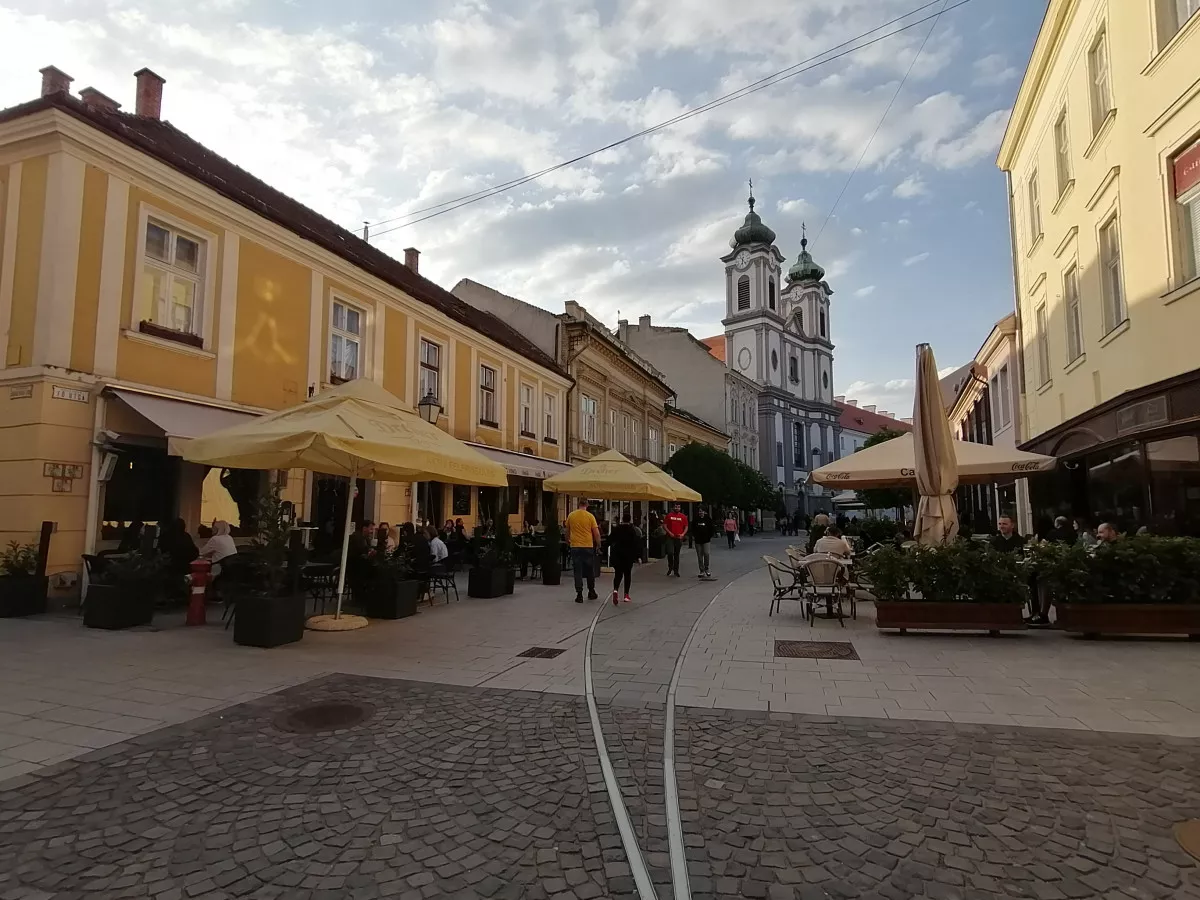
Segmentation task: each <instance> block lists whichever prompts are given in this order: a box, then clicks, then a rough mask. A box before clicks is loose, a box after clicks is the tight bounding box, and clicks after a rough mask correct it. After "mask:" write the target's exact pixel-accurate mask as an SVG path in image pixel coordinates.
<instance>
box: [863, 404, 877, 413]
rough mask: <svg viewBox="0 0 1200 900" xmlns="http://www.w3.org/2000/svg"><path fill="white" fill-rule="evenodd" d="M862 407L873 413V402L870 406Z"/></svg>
mask: <svg viewBox="0 0 1200 900" xmlns="http://www.w3.org/2000/svg"><path fill="white" fill-rule="evenodd" d="M863 409H865V410H866V411H867V412H869V413H873V412H875V404H874V403H872V404H871V405H870V406H864V407H863Z"/></svg>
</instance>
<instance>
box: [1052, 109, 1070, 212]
mask: <svg viewBox="0 0 1200 900" xmlns="http://www.w3.org/2000/svg"><path fill="white" fill-rule="evenodd" d="M1054 171H1055V174H1056V175H1057V177H1058V195H1059V196H1060V197H1061V196H1062V195H1063V192H1064V191H1066V189H1067V186H1068V185H1069V184H1070V183H1071V120H1070V118H1069V117H1068V116H1067V108H1066V107H1065V106H1064V107H1063V108H1062V110H1061V111H1060V112H1059V114H1058V118H1057V119H1055V120H1054Z"/></svg>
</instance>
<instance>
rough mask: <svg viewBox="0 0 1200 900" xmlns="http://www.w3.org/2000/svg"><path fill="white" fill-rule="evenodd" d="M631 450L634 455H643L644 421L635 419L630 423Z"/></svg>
mask: <svg viewBox="0 0 1200 900" xmlns="http://www.w3.org/2000/svg"><path fill="white" fill-rule="evenodd" d="M629 429H630V430H629V452H630V453H632V454H633V455H634V456H641V455H642V423H641V422H639V421H638V420H637V419H634V420H633V421H632V422H630V423H629Z"/></svg>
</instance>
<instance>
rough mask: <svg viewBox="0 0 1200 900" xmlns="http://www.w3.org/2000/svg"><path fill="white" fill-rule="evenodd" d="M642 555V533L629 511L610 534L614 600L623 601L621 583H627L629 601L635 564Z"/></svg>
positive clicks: (614, 601) (622, 516)
mask: <svg viewBox="0 0 1200 900" xmlns="http://www.w3.org/2000/svg"><path fill="white" fill-rule="evenodd" d="M641 556H642V533H641V531H639V530H638V528H637V526H636V525H634V524H633V522H632V521H631V520H630V515H629V513H623V514H622V515H621V522H620V524H619V525H617V526H616V527H615V528H613V530H612V533H611V534H609V536H608V559H609V563H610V564H611V565H612V567H613V572H614V573H615V574H614V575H613V592H612V602H613V606H616V605H617V604H618V603H619V602H620V601H621V584H622V582H624V585H625V594H624V596H625V602H626V603H629V602H630V601H629V586H630V584H631V583H632V581H633V564H634V563H636V562H637V561H638V560H639V559H641Z"/></svg>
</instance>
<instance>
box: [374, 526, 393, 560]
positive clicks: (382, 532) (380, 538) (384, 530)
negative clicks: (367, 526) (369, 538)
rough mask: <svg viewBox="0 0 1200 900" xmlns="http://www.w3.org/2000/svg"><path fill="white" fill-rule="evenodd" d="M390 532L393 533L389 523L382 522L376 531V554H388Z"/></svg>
mask: <svg viewBox="0 0 1200 900" xmlns="http://www.w3.org/2000/svg"><path fill="white" fill-rule="evenodd" d="M389 531H391V527H390V526H389V525H388V523H387V522H380V523H379V527H378V528H376V529H375V552H376V553H386V552H387V538H388V532H389Z"/></svg>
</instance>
